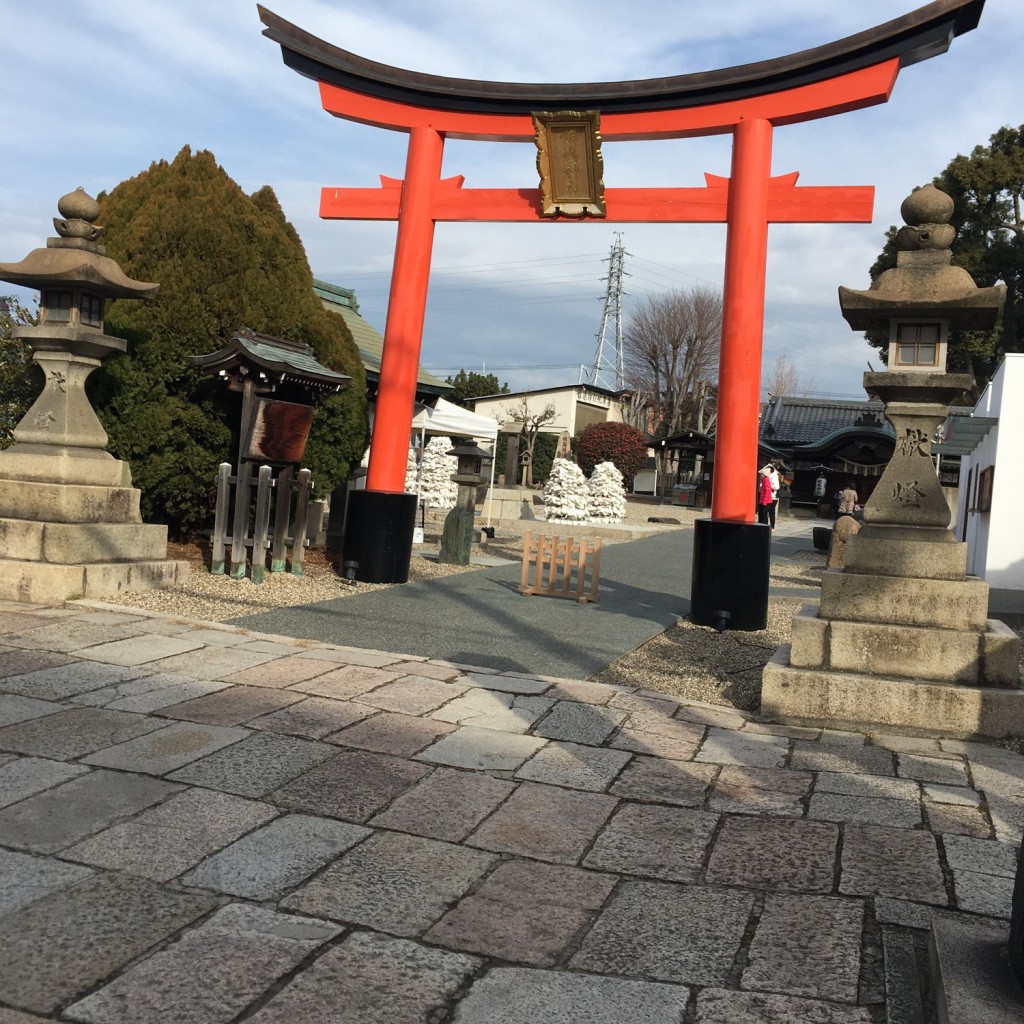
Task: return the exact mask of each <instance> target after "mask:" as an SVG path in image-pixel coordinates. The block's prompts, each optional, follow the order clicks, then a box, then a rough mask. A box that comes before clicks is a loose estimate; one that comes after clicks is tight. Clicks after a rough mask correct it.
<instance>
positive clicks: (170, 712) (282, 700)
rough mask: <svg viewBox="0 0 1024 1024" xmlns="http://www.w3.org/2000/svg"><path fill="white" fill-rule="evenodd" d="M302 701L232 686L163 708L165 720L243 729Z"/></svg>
mask: <svg viewBox="0 0 1024 1024" xmlns="http://www.w3.org/2000/svg"><path fill="white" fill-rule="evenodd" d="M300 700H302V694H300V693H292V692H291V691H289V690H268V689H267V688H266V687H260V686H232V687H229V688H228V689H226V690H218V691H217V692H216V693H208V694H206V695H205V696H203V697H196V698H194V699H193V700H187V701H184V702H183V703H181V704H175V705H174V706H173V707H169V708H164V709H163V711H161V714H162V715H165V716H166V717H167V718H178V719H183V720H185V721H187V722H201V723H203V724H204V725H244V724H245V723H246V722H248V721H249V720H250V719H251V718H258V717H259V716H260V715H268V714H270V713H271V712H273V711H280V710H281V708H286V707H288V706H289V705H290V704H295V703H297V702H298V701H300Z"/></svg>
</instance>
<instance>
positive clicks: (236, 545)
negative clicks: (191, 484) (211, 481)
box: [210, 462, 313, 583]
mask: <svg viewBox="0 0 1024 1024" xmlns="http://www.w3.org/2000/svg"><path fill="white" fill-rule="evenodd" d="M253 488H255V489H256V512H255V519H254V520H253V519H252V501H253ZM312 490H313V480H312V474H311V473H310V471H309V470H308V469H300V470H299V472H298V474H297V475H296V474H295V472H294V469H293V467H291V466H286V467H285V468H284V469H282V470H280V471H279V472H278V474H277V476H276V477H275V476H274V471H273V469H271V467H270V466H260V467H259V470H258V471H257V475H256V476H255V477H254V476H253V465H252V463H250V462H243V463H242V466H241V469H240V470H239V474H238V476H237V477H235V476H232V475H231V464H230V463H228V462H222V463H221V464H220V466H219V468H218V470H217V511H216V515H215V518H214V524H213V555H212V558H211V560H210V572H211V573H213V574H215V575H222V574H223V573H224V569H225V553H226V551H227V549H228V547H229V546H230V552H231V554H230V559H229V560H228V564H229V572H230V575H231V577H232V578H233V579H242V578H243V577H244V576H245V565H246V561H247V560H251V563H252V581H253V583H262V582H263V575H264V572H265V570H266V565H267V549H268V548H269V547H271V544H272V545H273V546H272V549H271V553H270V571H271V572H284V570H285V568H286V567H287V565H288V562H289V561H290V562H291V567H292V575H293V576H301V575H302V563H303V558H304V555H305V552H306V524H307V520H308V517H309V496H310V493H311V492H312ZM232 491H234V502H232V500H231V499H232ZM271 507H273V521H274V530H273V538H271V532H270V521H271ZM293 509H294V511H293ZM229 517H230V518H229ZM229 521H230V523H231V526H230V530H229V527H228V523H229ZM289 548H290V549H291V553H290V556H289V550H288V549H289ZM250 550H251V551H252V555H251V559H249V558H248V552H249V551H250Z"/></svg>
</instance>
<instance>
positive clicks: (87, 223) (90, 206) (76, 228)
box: [46, 185, 105, 256]
mask: <svg viewBox="0 0 1024 1024" xmlns="http://www.w3.org/2000/svg"><path fill="white" fill-rule="evenodd" d="M57 211H58V212H59V213H60V217H54V218H53V226H54V227H55V228H56V229H57V234H58V235H60V238H49V239H47V242H46V245H47V247H48V248H50V249H88V250H90V251H91V252H96V253H99V254H100V255H101V256H102V255H103V253H104V251H105V250H104V248H103V246H102V245H99V244H97V239H98V238H99V237H100V236H101V235H102V234H103V230H104V229H103V228H101V227H99V226H98V225H97V224H96V223H95V221H96V218H97V217H98V216H99V215H100V204H99V203H98V202H97V201H96V200H95V199H93V197H92V196H91V195H89V194H88V192H86V191H85V189H84V188H82V186H81V185H79V186H78V188H76V189H75V191H74V192H69V193H68V194H67V195H64V196H61V197H60V199H58V200H57ZM61 218H63V220H62V219H61Z"/></svg>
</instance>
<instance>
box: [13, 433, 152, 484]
mask: <svg viewBox="0 0 1024 1024" xmlns="http://www.w3.org/2000/svg"><path fill="white" fill-rule="evenodd" d="M0 480H31V481H35V482H36V483H51V484H86V485H87V486H90V487H131V485H132V471H131V467H130V466H129V465H128V463H127V462H121V461H119V460H118V459H115V458H114V456H113V455H111V454H110V452H105V451H103V450H101V449H96V448H86V449H77V450H76V449H73V448H58V447H54V448H52V449H50V448H47V447H46V446H44V445H26V444H14V445H12V446H11V447H10V448H8V449H7V450H6V451H4V452H0Z"/></svg>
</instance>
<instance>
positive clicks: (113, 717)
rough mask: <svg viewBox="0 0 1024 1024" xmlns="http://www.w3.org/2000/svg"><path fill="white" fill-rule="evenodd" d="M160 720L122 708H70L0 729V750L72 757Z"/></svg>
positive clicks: (155, 726) (131, 735)
mask: <svg viewBox="0 0 1024 1024" xmlns="http://www.w3.org/2000/svg"><path fill="white" fill-rule="evenodd" d="M162 725H163V723H162V722H160V721H158V720H153V719H148V718H145V717H143V716H142V715H132V714H128V713H127V712H125V711H107V710H106V709H105V708H70V709H68V710H66V711H59V712H57V713H56V714H53V715H47V716H46V717H45V718H35V719H32V720H31V721H28V722H21V723H19V724H18V725H9V726H7V727H6V728H5V729H0V749H2V750H11V751H15V752H17V753H19V754H35V755H37V756H38V757H50V758H56V759H58V760H72V759H73V758H77V757H82V756H83V755H85V754H91V753H92V752H93V751H94V750H100V749H103V748H105V747H110V746H114V745H115V744H118V743H124V742H126V741H128V740H131V739H134V738H135V737H136V736H142V735H144V734H145V733H149V732H154V731H155V730H157V729H159V728H161V727H162Z"/></svg>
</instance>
